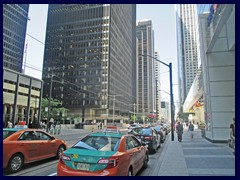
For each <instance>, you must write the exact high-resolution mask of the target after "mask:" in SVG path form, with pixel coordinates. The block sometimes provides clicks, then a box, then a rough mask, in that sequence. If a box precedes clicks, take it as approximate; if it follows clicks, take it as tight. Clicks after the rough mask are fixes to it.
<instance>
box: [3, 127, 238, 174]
mask: <svg viewBox="0 0 240 180" xmlns="http://www.w3.org/2000/svg"><path fill="white" fill-rule="evenodd" d="M97 131H98V130H97ZM88 133H91V132H89V131H85V130H80V129H69V130H62V132H61V134H60V135H57V137H58V138H62V139H65V140H66V141H67V142H68V145H69V146H71V145H73V144H74V143H75V142H76V141H77V140H78V139H79V138H81V137H83V136H84V135H86V134H88ZM174 135H175V140H174V141H172V140H171V134H169V135H168V136H167V138H166V141H165V142H164V143H163V144H162V145H161V148H159V149H158V151H157V152H156V153H155V154H150V155H149V163H148V167H147V168H146V169H144V170H141V171H140V172H139V173H138V175H137V176H219V175H220V176H234V175H235V155H233V153H232V152H233V150H232V149H231V148H229V147H228V146H227V144H213V143H211V142H209V141H207V140H206V139H204V138H202V136H201V131H200V130H198V129H197V130H196V131H195V134H194V139H193V140H192V141H191V140H190V136H189V132H187V131H186V129H185V131H184V133H183V140H182V142H178V141H177V136H176V134H174ZM57 162H58V160H57V159H56V158H51V159H48V160H44V161H39V162H35V163H30V164H27V165H25V166H24V167H23V169H22V170H21V171H20V172H18V173H15V174H11V175H9V176H56V170H57ZM5 175H6V174H5Z"/></svg>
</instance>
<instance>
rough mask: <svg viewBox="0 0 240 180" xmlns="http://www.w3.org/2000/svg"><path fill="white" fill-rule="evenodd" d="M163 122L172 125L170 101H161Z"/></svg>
mask: <svg viewBox="0 0 240 180" xmlns="http://www.w3.org/2000/svg"><path fill="white" fill-rule="evenodd" d="M160 111H161V117H160V119H161V121H162V122H165V123H166V122H168V123H170V103H169V102H168V101H161V107H160Z"/></svg>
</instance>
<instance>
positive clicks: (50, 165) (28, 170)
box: [4, 131, 169, 176]
mask: <svg viewBox="0 0 240 180" xmlns="http://www.w3.org/2000/svg"><path fill="white" fill-rule="evenodd" d="M86 134H89V132H87V131H86V132H81V133H77V134H67V135H58V137H59V138H61V139H64V140H66V141H67V143H68V146H72V145H73V144H75V143H76V142H77V141H78V140H79V139H80V138H81V137H83V136H85V135H86ZM167 138H169V136H167ZM167 138H166V141H167ZM166 141H165V142H166ZM164 150H165V143H162V144H161V147H160V148H159V149H158V151H157V152H156V153H154V154H150V155H149V163H148V167H147V168H146V169H144V170H141V171H140V172H139V173H138V174H137V176H154V174H157V170H158V169H157V168H158V167H159V165H160V164H161V154H162V152H163V151H164ZM57 163H58V159H56V158H50V159H47V160H42V161H38V162H34V163H30V164H26V165H24V166H23V168H22V170H21V171H19V172H17V173H15V174H6V173H5V172H4V175H5V176H56V174H57V173H56V172H57Z"/></svg>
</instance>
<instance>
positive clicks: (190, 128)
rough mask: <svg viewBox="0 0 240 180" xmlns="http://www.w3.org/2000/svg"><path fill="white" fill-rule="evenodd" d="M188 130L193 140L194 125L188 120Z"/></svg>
mask: <svg viewBox="0 0 240 180" xmlns="http://www.w3.org/2000/svg"><path fill="white" fill-rule="evenodd" d="M188 131H189V132H190V139H191V140H193V135H194V125H193V124H192V122H190V124H189V126H188Z"/></svg>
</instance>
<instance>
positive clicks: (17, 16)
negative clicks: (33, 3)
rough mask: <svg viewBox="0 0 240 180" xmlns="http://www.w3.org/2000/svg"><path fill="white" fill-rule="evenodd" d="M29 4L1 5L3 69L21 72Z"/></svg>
mask: <svg viewBox="0 0 240 180" xmlns="http://www.w3.org/2000/svg"><path fill="white" fill-rule="evenodd" d="M28 9H29V4H3V67H6V68H9V69H11V70H14V71H17V72H22V63H23V53H24V42H25V36H26V29H27V20H28Z"/></svg>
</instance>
